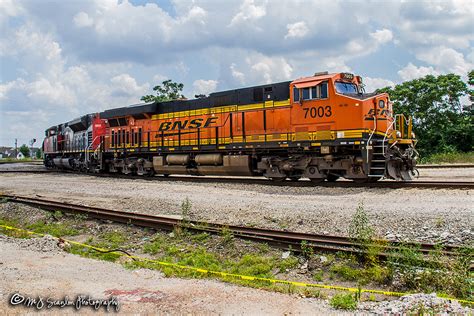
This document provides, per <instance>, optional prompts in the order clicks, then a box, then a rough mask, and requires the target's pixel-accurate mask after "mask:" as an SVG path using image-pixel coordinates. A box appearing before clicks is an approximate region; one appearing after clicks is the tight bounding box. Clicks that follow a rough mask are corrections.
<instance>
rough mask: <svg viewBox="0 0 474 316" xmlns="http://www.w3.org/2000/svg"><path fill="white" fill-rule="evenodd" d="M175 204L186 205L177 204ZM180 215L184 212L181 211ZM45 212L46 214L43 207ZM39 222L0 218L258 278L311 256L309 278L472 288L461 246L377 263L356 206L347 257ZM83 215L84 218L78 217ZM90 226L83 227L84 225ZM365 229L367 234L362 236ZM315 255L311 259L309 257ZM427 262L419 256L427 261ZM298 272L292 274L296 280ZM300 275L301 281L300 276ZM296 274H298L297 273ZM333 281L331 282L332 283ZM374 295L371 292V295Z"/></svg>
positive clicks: (455, 292)
mask: <svg viewBox="0 0 474 316" xmlns="http://www.w3.org/2000/svg"><path fill="white" fill-rule="evenodd" d="M183 209H186V210H187V209H190V207H188V206H185V207H183ZM183 213H187V212H183ZM50 214H51V213H50ZM52 214H53V215H54V216H51V215H48V216H46V219H45V220H42V221H37V222H35V223H34V224H31V225H28V224H25V223H22V222H21V220H20V219H0V224H4V225H9V226H14V227H23V228H26V229H30V230H34V231H37V232H41V233H45V234H51V235H53V236H72V235H76V234H78V233H86V234H87V233H89V235H91V236H90V237H89V238H87V240H86V244H90V245H93V246H97V247H100V248H106V249H116V248H121V249H133V250H134V253H137V254H138V255H140V252H142V253H145V254H146V255H147V256H148V257H151V258H153V259H155V260H159V261H165V262H170V263H176V264H178V265H183V266H190V267H193V268H201V269H206V270H213V271H222V272H226V273H232V274H241V275H249V276H256V277H263V278H275V277H277V278H279V279H286V278H293V277H294V275H295V271H296V272H298V273H299V272H300V270H299V269H298V267H299V264H300V262H299V260H308V261H309V262H312V263H314V262H316V263H315V264H312V265H310V266H313V267H312V268H309V269H310V270H309V273H308V274H307V277H309V278H312V279H313V280H314V281H317V282H323V283H329V284H331V283H334V282H328V279H337V280H342V281H345V282H350V283H352V285H349V286H353V287H356V286H362V285H364V286H365V285H366V284H372V285H371V286H370V287H374V286H375V287H376V285H384V287H385V286H386V285H388V286H390V284H391V283H390V282H391V281H392V280H393V279H395V278H396V279H397V284H399V285H400V287H401V288H396V289H395V288H391V290H408V291H423V292H427V293H431V292H435V291H436V292H438V293H444V294H445V295H449V296H455V297H458V298H463V299H468V300H472V299H473V294H472V288H474V284H473V283H474V279H473V277H472V274H471V273H470V270H469V268H470V262H471V261H472V260H474V258H473V253H472V249H466V250H465V251H463V252H461V255H460V256H459V257H458V258H457V259H449V260H447V259H446V258H444V257H443V256H442V253H441V249H439V251H438V252H436V253H434V254H433V255H432V256H431V257H430V258H427V257H426V256H424V255H423V254H422V253H421V252H420V251H419V247H413V246H406V247H403V248H402V249H401V250H399V251H397V252H394V253H392V254H390V258H389V261H388V262H379V261H378V256H377V255H376V252H377V251H378V250H380V247H383V246H384V245H383V244H380V245H377V244H374V242H373V237H372V235H373V233H372V232H371V229H372V228H371V226H370V221H369V219H368V216H367V214H366V213H365V210H364V208H363V205H362V204H360V205H359V207H358V209H357V211H356V213H355V215H354V218H353V219H352V221H351V225H352V232H353V239H355V240H358V241H363V242H362V244H361V247H363V249H364V250H366V251H365V254H364V255H362V256H354V255H349V254H347V253H343V252H340V253H336V254H326V253H314V251H313V248H312V247H310V245H308V244H306V243H302V244H301V248H302V254H301V255H299V257H297V256H295V255H294V254H293V253H292V252H291V251H290V255H289V257H287V258H286V259H283V258H281V251H279V250H275V249H274V248H272V247H270V246H269V245H268V244H259V243H254V242H250V241H241V240H240V239H238V238H235V237H234V236H233V235H232V233H231V232H230V231H229V230H228V229H226V228H224V229H223V230H222V231H221V232H220V233H219V234H218V235H210V234H208V233H205V232H201V233H192V232H191V231H190V230H188V229H187V228H186V227H185V226H181V227H176V229H175V230H174V231H173V233H170V234H167V233H156V234H154V235H151V233H152V232H149V231H145V230H143V229H138V228H133V227H129V226H125V225H124V226H122V228H123V229H120V228H118V227H117V226H116V225H114V226H112V227H113V230H108V231H107V227H108V225H105V226H104V228H105V229H104V230H105V231H104V232H102V233H100V234H97V233H96V232H95V231H93V230H91V231H88V229H87V228H80V227H81V225H85V224H86V223H85V222H83V221H82V218H78V217H77V216H69V215H67V214H62V213H52ZM84 220H85V218H84ZM85 226H86V227H91V226H90V225H85ZM3 231H5V232H4V233H5V234H6V235H7V234H8V235H10V236H14V237H21V238H25V237H30V235H28V234H25V233H18V232H16V231H7V230H4V229H0V232H1V233H3ZM367 232H370V234H368V233H367ZM67 250H68V251H69V252H71V253H74V254H78V255H81V256H84V257H88V258H94V259H101V260H106V261H114V262H115V261H118V263H120V264H123V265H125V266H126V267H128V268H134V269H135V268H149V269H156V270H160V271H162V272H163V273H164V274H165V275H166V276H176V277H186V278H218V279H220V280H222V281H225V282H231V283H235V284H239V285H244V286H249V287H254V288H262V289H266V290H271V291H278V292H282V293H298V294H300V295H303V296H306V297H308V296H311V297H322V296H323V295H324V293H321V292H320V290H314V289H309V288H304V287H295V286H293V285H285V284H272V283H271V282H268V281H255V280H245V279H238V278H232V277H224V276H222V275H217V274H210V273H208V274H206V273H199V272H197V271H193V270H190V269H179V268H176V267H170V266H162V265H157V264H155V263H152V262H149V261H132V260H131V259H130V258H128V259H127V257H126V256H124V257H121V254H115V253H101V252H97V251H94V250H91V249H89V248H87V247H83V246H77V245H74V244H73V245H71V246H70V247H68V249H67ZM321 255H324V256H325V257H326V259H327V261H326V262H324V263H319V256H321ZM313 259H314V260H315V261H311V260H313ZM428 259H429V260H430V261H427V260H428ZM298 279H299V278H297V280H298ZM303 279H305V278H304V277H303ZM299 280H301V279H299ZM336 283H337V282H336ZM372 299H374V298H372ZM351 300H354V301H357V297H353V298H352V299H349V298H348V296H343V295H342V296H338V297H337V298H333V301H334V302H333V303H332V304H334V307H336V308H348V309H350V308H352V307H351V306H353V303H352V302H351Z"/></svg>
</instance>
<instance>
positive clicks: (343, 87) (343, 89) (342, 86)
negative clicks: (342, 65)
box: [336, 81, 358, 93]
mask: <svg viewBox="0 0 474 316" xmlns="http://www.w3.org/2000/svg"><path fill="white" fill-rule="evenodd" d="M336 91H337V92H339V93H357V92H358V90H357V86H356V85H355V84H353V83H348V82H341V81H336Z"/></svg>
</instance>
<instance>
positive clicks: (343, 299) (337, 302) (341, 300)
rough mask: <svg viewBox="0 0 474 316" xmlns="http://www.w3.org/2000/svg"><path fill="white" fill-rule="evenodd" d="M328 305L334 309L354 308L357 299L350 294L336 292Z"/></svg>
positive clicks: (355, 307)
mask: <svg viewBox="0 0 474 316" xmlns="http://www.w3.org/2000/svg"><path fill="white" fill-rule="evenodd" d="M329 305H331V306H332V307H334V308H336V309H345V310H355V309H357V300H356V299H355V298H354V295H352V294H336V295H334V296H333V297H332V298H331V300H330V301H329Z"/></svg>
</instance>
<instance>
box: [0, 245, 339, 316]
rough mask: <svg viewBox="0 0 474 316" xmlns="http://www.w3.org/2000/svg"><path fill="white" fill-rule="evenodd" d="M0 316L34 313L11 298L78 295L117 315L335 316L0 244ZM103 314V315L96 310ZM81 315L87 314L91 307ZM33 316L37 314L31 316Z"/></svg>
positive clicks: (307, 301)
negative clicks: (112, 301)
mask: <svg viewBox="0 0 474 316" xmlns="http://www.w3.org/2000/svg"><path fill="white" fill-rule="evenodd" d="M0 249H1V253H2V255H1V257H0V279H1V280H2V282H0V314H4V315H13V314H24V313H27V312H30V313H32V312H34V311H35V310H34V308H33V307H29V308H27V307H25V306H22V305H18V306H11V305H10V304H9V303H8V301H9V299H10V296H11V295H12V294H13V293H20V294H21V295H23V296H27V297H32V298H37V297H38V296H41V297H43V299H44V300H45V299H46V297H50V298H53V299H56V300H59V299H63V298H64V296H65V295H68V296H69V298H70V299H71V300H74V299H75V297H76V296H77V295H79V294H81V295H90V297H91V298H93V299H108V298H110V296H115V297H116V298H117V301H118V302H119V304H120V313H127V314H156V313H165V314H166V313H171V314H219V315H242V314H245V315H300V314H301V315H310V314H311V315H329V314H334V315H340V314H341V312H340V311H336V310H334V309H331V308H330V307H329V306H328V304H327V302H326V301H324V300H319V299H313V298H301V297H297V296H292V295H287V294H280V293H272V292H267V291H263V290H257V289H251V288H246V287H239V286H235V285H230V284H226V283H223V282H219V281H213V280H195V279H192V280H188V279H177V278H165V277H163V275H162V274H161V273H160V272H158V271H151V270H145V269H140V270H133V271H132V270H126V269H124V268H123V267H122V266H120V265H118V264H114V263H109V262H104V261H97V260H91V259H86V258H82V257H79V256H75V255H71V254H67V253H64V252H55V251H53V252H38V251H33V250H31V249H28V248H26V249H25V247H20V246H19V245H17V244H16V243H15V242H12V241H9V240H8V239H5V238H4V239H0ZM45 280H47V282H45ZM112 307H113V306H112ZM42 311H43V312H47V314H50V313H51V312H53V313H55V314H57V315H63V314H65V313H68V314H73V313H74V314H75V313H76V310H75V309H74V308H73V307H71V306H69V307H65V308H62V309H60V308H58V307H53V308H52V309H49V310H48V309H47V308H46V307H43V309H42ZM101 311H102V312H104V311H105V309H104V308H101ZM80 312H81V313H86V314H92V309H91V307H82V309H80ZM34 314H36V313H34Z"/></svg>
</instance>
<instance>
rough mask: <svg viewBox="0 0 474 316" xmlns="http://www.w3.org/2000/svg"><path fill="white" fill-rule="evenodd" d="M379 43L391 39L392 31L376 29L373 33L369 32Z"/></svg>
mask: <svg viewBox="0 0 474 316" xmlns="http://www.w3.org/2000/svg"><path fill="white" fill-rule="evenodd" d="M370 36H372V37H373V38H374V39H375V40H376V41H377V42H378V43H379V44H385V43H387V42H390V41H391V40H392V39H393V33H392V31H390V30H388V29H382V30H376V31H375V32H374V33H370Z"/></svg>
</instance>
